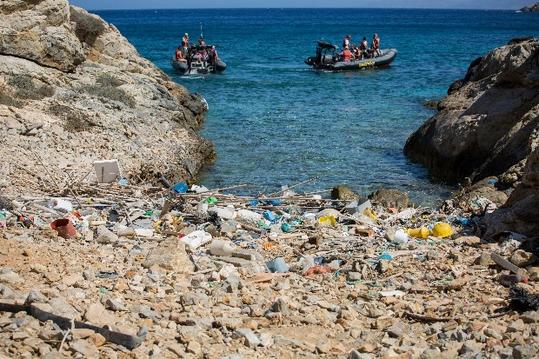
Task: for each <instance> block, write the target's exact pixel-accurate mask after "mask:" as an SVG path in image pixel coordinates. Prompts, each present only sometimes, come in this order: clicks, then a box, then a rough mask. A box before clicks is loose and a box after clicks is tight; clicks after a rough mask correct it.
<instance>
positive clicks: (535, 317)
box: [520, 310, 539, 324]
mask: <svg viewBox="0 0 539 359" xmlns="http://www.w3.org/2000/svg"><path fill="white" fill-rule="evenodd" d="M520 319H522V321H523V322H524V323H528V324H530V323H539V311H532V310H530V311H528V312H524V313H522V314H521V315H520Z"/></svg>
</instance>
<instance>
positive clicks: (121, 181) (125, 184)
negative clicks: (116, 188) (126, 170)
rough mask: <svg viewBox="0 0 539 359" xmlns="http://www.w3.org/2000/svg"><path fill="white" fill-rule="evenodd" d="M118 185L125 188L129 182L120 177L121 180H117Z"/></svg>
mask: <svg viewBox="0 0 539 359" xmlns="http://www.w3.org/2000/svg"><path fill="white" fill-rule="evenodd" d="M118 184H119V185H120V186H123V187H125V186H127V185H128V184H129V182H128V181H127V178H123V177H122V178H120V179H119V180H118Z"/></svg>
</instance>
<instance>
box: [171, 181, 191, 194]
mask: <svg viewBox="0 0 539 359" xmlns="http://www.w3.org/2000/svg"><path fill="white" fill-rule="evenodd" d="M172 189H173V190H174V192H176V193H185V192H187V190H188V189H189V186H188V185H187V183H185V182H180V183H176V184H175V185H174V187H172Z"/></svg>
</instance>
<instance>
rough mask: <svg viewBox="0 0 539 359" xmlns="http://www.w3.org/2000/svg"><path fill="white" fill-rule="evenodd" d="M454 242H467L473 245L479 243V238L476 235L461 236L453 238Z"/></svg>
mask: <svg viewBox="0 0 539 359" xmlns="http://www.w3.org/2000/svg"><path fill="white" fill-rule="evenodd" d="M455 243H458V244H467V245H469V246H474V245H477V244H479V243H481V238H479V237H477V236H462V237H458V238H457V239H455Z"/></svg>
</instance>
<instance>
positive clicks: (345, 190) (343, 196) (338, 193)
mask: <svg viewBox="0 0 539 359" xmlns="http://www.w3.org/2000/svg"><path fill="white" fill-rule="evenodd" d="M331 198H333V199H339V200H342V201H357V200H358V199H359V198H360V196H359V195H358V194H357V193H355V192H354V191H352V190H351V189H350V187H348V186H343V185H341V186H337V187H333V189H332V190H331Z"/></svg>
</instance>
